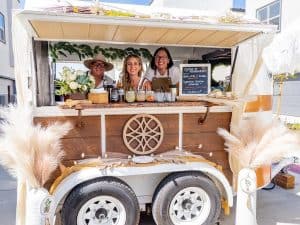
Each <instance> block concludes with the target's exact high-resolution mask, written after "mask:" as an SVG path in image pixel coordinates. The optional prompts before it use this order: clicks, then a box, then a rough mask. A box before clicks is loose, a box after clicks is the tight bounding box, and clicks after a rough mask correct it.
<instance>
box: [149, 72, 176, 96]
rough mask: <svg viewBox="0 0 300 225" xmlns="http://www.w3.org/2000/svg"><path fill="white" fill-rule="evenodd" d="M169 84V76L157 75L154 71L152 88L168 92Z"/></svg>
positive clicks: (170, 80) (170, 81) (170, 82)
mask: <svg viewBox="0 0 300 225" xmlns="http://www.w3.org/2000/svg"><path fill="white" fill-rule="evenodd" d="M170 85H172V79H171V77H169V70H168V77H157V76H156V71H155V73H154V77H153V78H152V90H153V91H158V92H170Z"/></svg>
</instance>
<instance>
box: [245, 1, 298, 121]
mask: <svg viewBox="0 0 300 225" xmlns="http://www.w3.org/2000/svg"><path fill="white" fill-rule="evenodd" d="M299 9H300V1H299V0H255V1H253V0H247V1H246V15H248V16H252V17H256V18H258V19H260V20H261V21H264V22H266V23H271V24H276V25H278V32H284V30H285V29H286V28H287V27H288V26H289V24H291V23H293V22H294V21H295V20H297V19H300V14H299ZM299 63H300V62H299ZM299 72H300V71H299ZM278 94H279V90H278V85H277V84H276V83H275V85H274V96H275V98H274V107H273V111H274V112H275V111H276V109H275V107H276V102H277V101H276V100H277V96H278ZM281 114H282V115H286V116H296V117H300V75H298V76H297V77H296V79H294V80H290V81H287V82H285V83H284V87H283V92H282V104H281ZM285 118H286V119H287V120H288V122H296V121H293V120H296V119H294V118H293V117H285ZM290 118H292V119H290ZM297 121H299V119H297Z"/></svg>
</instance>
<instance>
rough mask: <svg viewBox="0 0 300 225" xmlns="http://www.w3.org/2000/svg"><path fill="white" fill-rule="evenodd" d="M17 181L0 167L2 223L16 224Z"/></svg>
mask: <svg viewBox="0 0 300 225" xmlns="http://www.w3.org/2000/svg"><path fill="white" fill-rule="evenodd" d="M16 187H17V182H16V181H15V180H14V179H13V178H12V177H11V176H9V174H7V173H6V172H5V171H4V170H3V169H2V168H1V167H0V225H14V224H15V213H16V200H17V194H16Z"/></svg>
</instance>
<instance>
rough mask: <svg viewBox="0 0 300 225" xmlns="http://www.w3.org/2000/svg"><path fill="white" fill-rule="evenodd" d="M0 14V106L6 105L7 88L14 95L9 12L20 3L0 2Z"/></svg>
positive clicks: (14, 0)
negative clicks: (1, 28)
mask: <svg viewBox="0 0 300 225" xmlns="http://www.w3.org/2000/svg"><path fill="white" fill-rule="evenodd" d="M0 1H1V4H0V12H1V13H2V14H3V15H4V18H5V43H3V42H0V105H1V104H6V103H8V102H7V92H8V86H10V91H11V94H13V93H14V68H13V66H14V61H13V50H12V42H11V40H12V34H11V23H12V18H11V14H12V13H11V10H12V9H13V8H19V6H20V3H19V2H18V1H17V0H0Z"/></svg>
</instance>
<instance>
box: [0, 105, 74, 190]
mask: <svg viewBox="0 0 300 225" xmlns="http://www.w3.org/2000/svg"><path fill="white" fill-rule="evenodd" d="M0 118H1V119H2V121H1V124H0V131H1V137H0V164H2V165H3V166H4V167H5V168H6V169H8V171H9V172H10V173H11V174H12V175H13V176H14V177H17V178H19V179H20V178H22V179H26V182H27V184H28V185H29V186H30V187H31V188H40V187H43V186H44V184H45V183H46V181H47V180H48V179H49V178H50V176H51V174H52V172H54V170H55V169H56V168H57V167H58V165H59V163H60V162H61V160H62V158H63V156H64V151H63V149H62V148H61V142H60V139H61V138H62V137H63V136H64V135H66V134H67V133H68V132H69V130H70V129H72V125H71V123H69V122H65V123H58V122H56V123H54V124H52V125H49V126H48V127H47V128H44V127H42V126H41V125H34V124H33V117H32V110H31V108H30V107H29V106H13V105H10V106H9V107H7V108H1V109H0Z"/></svg>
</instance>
